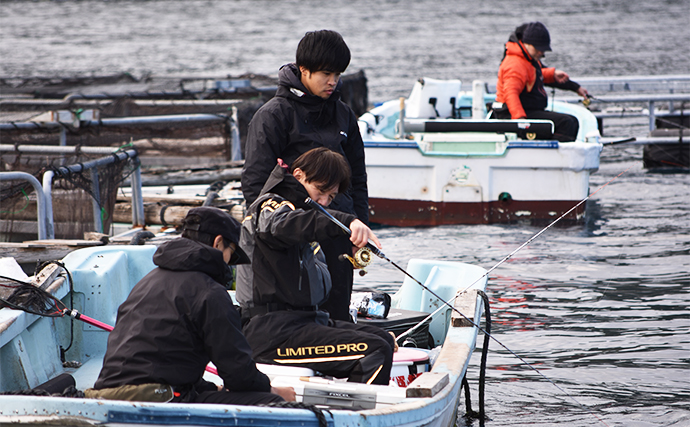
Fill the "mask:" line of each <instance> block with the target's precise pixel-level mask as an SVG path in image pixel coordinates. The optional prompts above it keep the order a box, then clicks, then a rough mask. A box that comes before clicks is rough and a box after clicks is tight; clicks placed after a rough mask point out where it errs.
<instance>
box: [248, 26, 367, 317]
mask: <svg viewBox="0 0 690 427" xmlns="http://www.w3.org/2000/svg"><path fill="white" fill-rule="evenodd" d="M349 64H350V49H349V48H348V47H347V44H345V41H344V40H343V38H342V37H341V36H340V34H338V33H336V32H335V31H329V30H321V31H313V32H309V33H307V34H306V35H305V36H304V37H303V38H302V40H301V41H300V42H299V45H298V47H297V53H296V62H295V63H294V64H287V65H284V66H283V67H282V68H281V69H280V72H279V74H278V77H279V83H278V91H277V92H276V96H275V97H274V98H273V99H271V100H270V101H268V102H267V103H266V104H265V105H263V106H262V107H261V108H260V109H259V110H258V111H257V112H256V114H255V115H254V117H253V119H252V121H251V123H250V124H249V132H248V135H247V143H246V147H245V163H244V169H243V171H242V192H243V194H244V198H245V199H246V200H247V205H248V206H249V205H251V204H252V203H253V202H254V201H255V200H256V199H257V197H258V196H259V194H260V192H261V189H262V188H263V186H264V184H265V183H266V181H267V180H268V177H269V175H270V174H271V171H272V170H273V167H274V166H275V164H276V162H277V160H278V158H281V159H283V160H284V161H285V163H287V164H292V162H294V161H295V159H297V157H299V156H300V155H301V154H303V153H305V152H307V151H309V150H310V149H312V148H316V147H327V148H329V149H331V150H333V151H335V152H337V153H340V154H342V155H343V156H344V157H345V159H346V160H347V162H348V164H349V167H350V169H351V171H352V178H351V186H350V188H349V189H348V191H345V192H341V193H339V194H338V196H337V197H336V198H335V200H334V201H333V202H332V203H331V205H330V207H331V209H335V210H338V211H341V212H346V213H349V214H353V215H355V216H356V217H357V219H359V220H360V221H362V222H363V223H364V224H368V222H369V213H368V212H369V211H368V209H369V197H368V191H367V173H366V167H365V164H364V144H363V142H362V137H361V136H360V134H359V126H358V124H357V117H356V116H355V113H354V112H353V111H352V109H350V107H348V106H347V105H346V104H345V103H344V102H342V101H341V100H340V92H339V88H340V84H341V82H340V75H341V74H342V73H343V72H344V71H345V69H346V68H347V66H348V65H349ZM320 243H321V247H322V248H323V251H324V253H325V255H326V261H327V264H328V270H329V271H330V273H331V277H332V278H333V290H332V292H331V296H330V298H329V300H328V301H327V302H326V303H325V304H324V305H323V307H322V308H323V309H324V310H327V311H328V312H329V313H330V316H331V318H333V319H338V320H350V315H349V306H350V294H351V292H352V281H353V270H352V266H351V265H350V263H346V262H341V261H338V256H339V255H341V254H343V253H348V254H350V251H351V250H352V245H351V243H350V241H349V240H348V238H347V237H346V236H344V235H343V236H339V237H338V238H336V239H331V240H329V241H326V242H320Z"/></svg>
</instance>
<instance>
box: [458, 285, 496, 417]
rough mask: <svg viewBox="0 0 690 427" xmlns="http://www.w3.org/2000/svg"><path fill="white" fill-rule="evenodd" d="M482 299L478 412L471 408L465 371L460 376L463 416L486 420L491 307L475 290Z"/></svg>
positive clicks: (487, 299) (483, 296) (483, 295)
mask: <svg viewBox="0 0 690 427" xmlns="http://www.w3.org/2000/svg"><path fill="white" fill-rule="evenodd" d="M477 293H478V294H479V295H480V296H481V297H482V300H483V301H484V329H483V332H485V334H484V342H483V343H482V358H481V362H480V365H479V412H475V411H473V410H472V401H471V398H470V384H469V382H468V381H467V372H465V376H463V377H462V387H463V389H464V391H465V418H468V419H479V420H482V421H485V420H488V418H487V417H486V411H485V410H484V406H485V405H484V390H485V387H484V384H485V382H486V358H487V356H488V354H489V342H490V337H491V335H490V334H491V307H490V306H489V297H488V296H487V295H486V293H484V292H483V291H477Z"/></svg>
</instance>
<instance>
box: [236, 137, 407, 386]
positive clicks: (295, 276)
mask: <svg viewBox="0 0 690 427" xmlns="http://www.w3.org/2000/svg"><path fill="white" fill-rule="evenodd" d="M349 185H350V168H349V165H348V164H347V161H346V160H345V158H344V157H343V156H342V155H341V154H339V153H336V152H334V151H331V150H329V149H328V148H325V147H319V148H314V149H312V150H309V151H307V152H306V153H304V154H302V155H301V156H299V157H298V158H297V159H296V160H295V161H294V162H292V164H290V165H287V164H285V163H284V162H283V161H282V159H278V162H277V165H276V166H275V167H274V169H273V171H272V172H271V175H270V176H269V178H268V181H267V182H266V185H264V187H263V189H262V191H261V194H260V196H259V197H258V198H257V199H256V201H255V202H254V203H252V205H251V206H250V207H249V210H248V213H247V216H246V217H245V219H244V221H243V222H242V233H241V237H240V244H241V246H242V247H243V248H244V249H245V250H246V251H247V254H248V255H249V257H250V258H251V260H252V262H251V264H243V265H240V266H238V268H237V293H236V296H237V301H238V302H239V303H240V307H241V313H242V319H243V322H245V323H244V333H245V335H246V336H247V341H249V344H250V345H251V348H252V350H253V351H254V353H253V355H254V359H255V360H257V361H258V362H262V363H272V364H279V365H285V366H301V367H307V368H311V369H313V370H315V371H318V372H321V373H323V374H325V375H329V376H334V377H337V378H347V379H348V381H352V382H359V383H366V384H383V385H387V384H388V383H389V380H390V371H391V367H392V363H393V352H394V351H395V348H396V344H395V340H394V338H393V336H392V334H389V333H388V332H386V331H384V330H383V329H380V328H377V327H374V326H368V325H362V324H354V323H351V322H348V321H342V320H334V319H333V318H331V317H330V316H329V313H328V312H327V311H324V310H322V309H321V305H322V304H323V303H324V302H325V301H326V300H327V299H328V295H329V293H330V291H331V288H332V285H331V283H332V282H331V274H330V273H329V271H328V268H327V267H326V258H325V256H324V253H323V250H322V249H321V246H320V242H328V241H329V240H332V239H336V238H340V237H342V236H343V235H344V236H347V235H348V234H349V235H350V236H349V238H348V242H349V244H350V247H349V248H348V251H350V248H351V247H352V246H354V247H357V248H361V247H363V246H365V245H367V244H368V243H369V240H371V241H372V242H373V243H374V244H375V245H376V246H378V247H379V248H380V247H381V245H380V243H379V240H378V239H377V238H376V236H375V235H374V233H373V232H372V231H371V229H369V227H367V226H366V225H365V224H364V223H363V222H362V221H360V220H359V219H357V217H356V216H355V215H353V214H350V213H345V212H341V211H337V210H328V213H329V214H331V215H332V216H333V217H335V218H337V219H338V220H339V221H340V222H341V223H342V224H344V225H345V226H346V227H348V229H349V230H348V231H349V233H348V234H345V233H344V232H343V230H342V229H341V228H340V227H339V226H338V225H337V224H335V223H334V222H333V221H331V220H330V219H329V217H328V216H326V215H324V214H323V213H322V212H320V210H318V209H312V208H311V206H310V203H311V202H312V201H314V202H316V203H318V204H319V205H321V206H323V207H326V206H328V205H329V204H331V202H332V201H333V200H334V199H335V198H336V196H337V195H338V194H339V193H340V192H342V191H345V190H347V188H348V187H349ZM308 199H311V200H308Z"/></svg>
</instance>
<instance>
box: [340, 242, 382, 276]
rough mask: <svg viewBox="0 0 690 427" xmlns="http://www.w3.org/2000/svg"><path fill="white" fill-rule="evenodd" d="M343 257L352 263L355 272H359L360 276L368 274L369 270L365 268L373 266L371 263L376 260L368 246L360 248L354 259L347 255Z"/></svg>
mask: <svg viewBox="0 0 690 427" xmlns="http://www.w3.org/2000/svg"><path fill="white" fill-rule="evenodd" d="M342 256H343V257H344V258H346V259H347V260H348V261H350V263H351V264H352V267H354V268H355V270H359V275H360V276H364V275H365V274H367V270H366V269H365V268H364V267H366V266H368V265H369V264H371V262H372V261H373V260H374V257H373V256H372V252H371V249H369V248H368V247H366V246H364V247H362V248H359V250H358V251H357V252H355V255H354V256H353V257H352V256H349V255H346V254H343V255H342Z"/></svg>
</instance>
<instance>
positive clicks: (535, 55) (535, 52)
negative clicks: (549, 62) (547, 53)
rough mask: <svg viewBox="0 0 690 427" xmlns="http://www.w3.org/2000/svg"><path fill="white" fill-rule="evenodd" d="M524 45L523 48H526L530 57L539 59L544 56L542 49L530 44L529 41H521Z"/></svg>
mask: <svg viewBox="0 0 690 427" xmlns="http://www.w3.org/2000/svg"><path fill="white" fill-rule="evenodd" d="M523 44H524V45H525V49H527V53H529V56H531V57H532V58H534V59H536V60H539V59H542V58H543V57H544V51H541V50H539V49H537V48H536V47H534V46H532V45H531V44H529V43H523Z"/></svg>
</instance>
